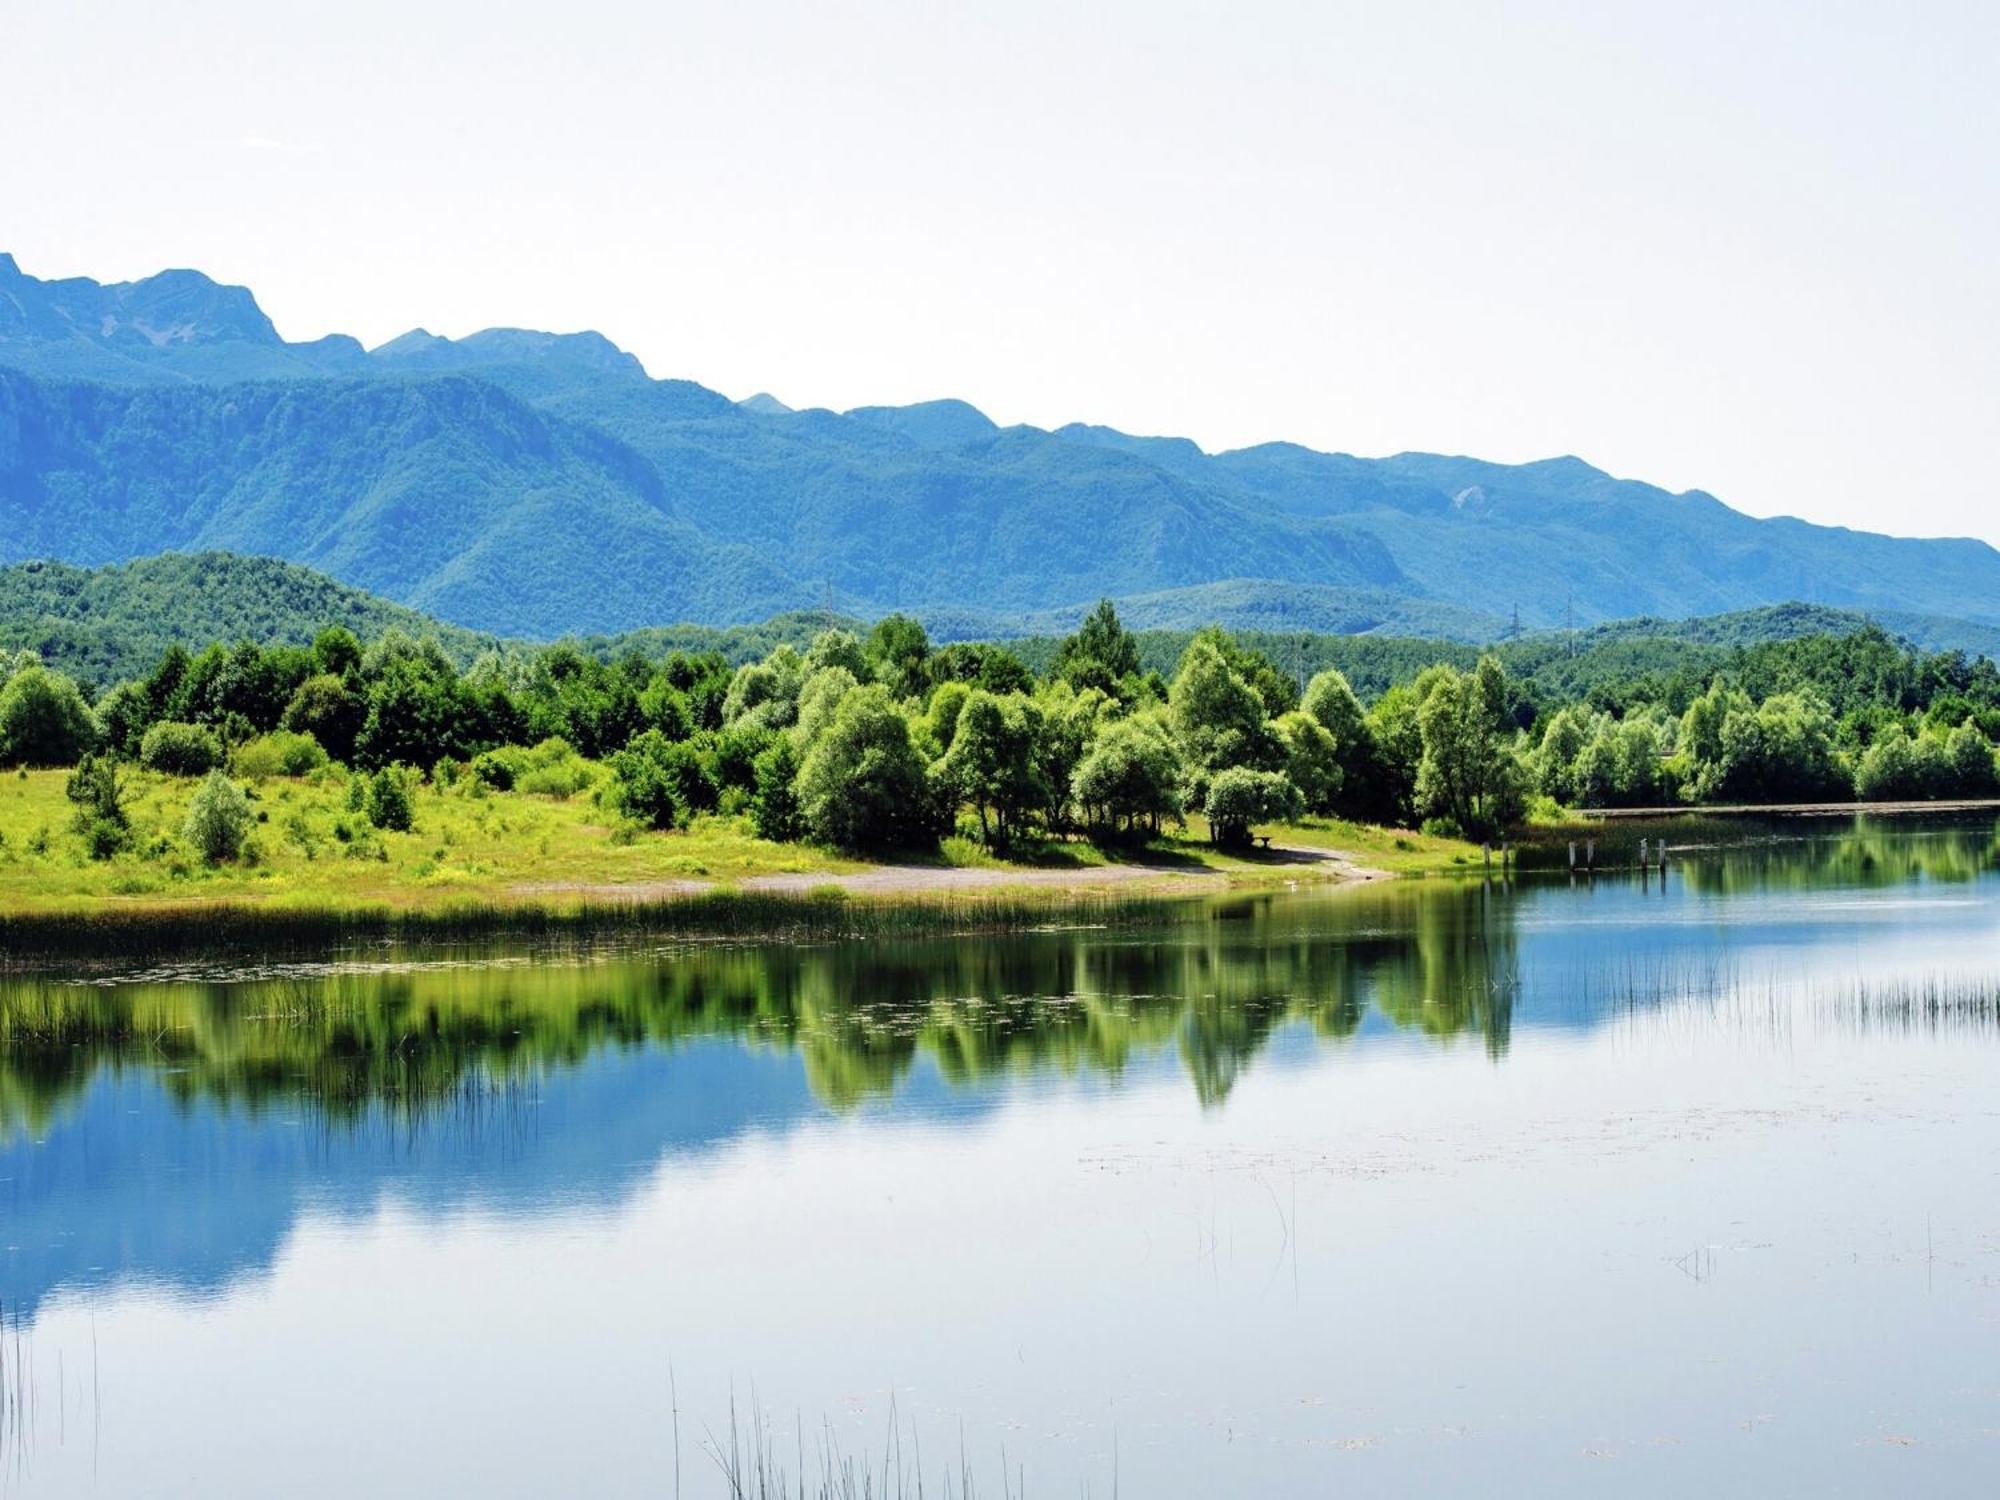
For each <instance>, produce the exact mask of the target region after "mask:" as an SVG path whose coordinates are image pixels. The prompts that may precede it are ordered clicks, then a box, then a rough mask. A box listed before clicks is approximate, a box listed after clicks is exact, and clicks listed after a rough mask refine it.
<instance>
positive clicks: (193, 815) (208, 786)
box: [181, 771, 250, 865]
mask: <svg viewBox="0 0 2000 1500" xmlns="http://www.w3.org/2000/svg"><path fill="white" fill-rule="evenodd" d="M249 831H250V801H249V799H248V798H247V797H245V796H244V795H243V790H242V788H241V787H239V786H237V785H236V783H235V782H233V781H231V780H230V779H229V778H228V777H227V776H225V775H223V774H222V772H220V771H210V772H209V773H208V778H207V780H205V781H203V782H202V784H201V785H200V786H198V787H196V788H195V793H194V796H193V798H192V799H190V800H189V802H188V810H187V821H186V822H185V823H184V824H183V825H182V828H181V837H182V838H183V839H185V840H186V842H187V844H188V846H189V847H190V848H192V849H193V850H194V851H195V853H197V854H199V855H200V856H201V857H202V859H203V860H205V861H207V862H208V863H209V864H212V865H216V864H221V863H222V861H224V860H226V859H235V858H236V857H237V856H238V855H240V854H241V853H242V852H243V840H244V838H245V837H246V836H247V835H248V833H249Z"/></svg>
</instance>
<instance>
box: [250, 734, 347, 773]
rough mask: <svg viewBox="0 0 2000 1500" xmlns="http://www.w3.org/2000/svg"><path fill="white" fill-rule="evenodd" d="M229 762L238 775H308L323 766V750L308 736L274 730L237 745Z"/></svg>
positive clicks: (324, 755)
mask: <svg viewBox="0 0 2000 1500" xmlns="http://www.w3.org/2000/svg"><path fill="white" fill-rule="evenodd" d="M233 762H234V765H235V767H236V774H237V775H238V776H256V777H264V776H309V775H311V774H312V773H313V772H314V771H317V770H318V769H319V768H320V767H321V766H323V765H325V764H326V751H325V750H324V749H323V748H321V746H320V742H319V741H318V740H316V739H314V738H313V737H312V736H311V735H309V734H294V733H291V732H290V731H287V730H283V729H274V730H272V731H271V733H269V734H265V735H259V736H258V737H257V738H256V739H254V740H251V741H249V742H248V743H247V744H244V745H239V746H238V747H237V749H236V754H235V756H234V757H233Z"/></svg>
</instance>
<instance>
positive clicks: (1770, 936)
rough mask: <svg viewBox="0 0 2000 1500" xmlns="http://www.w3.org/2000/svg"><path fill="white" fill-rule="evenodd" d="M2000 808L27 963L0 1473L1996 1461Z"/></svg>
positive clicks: (1695, 1474)
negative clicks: (321, 963) (259, 965)
mask: <svg viewBox="0 0 2000 1500" xmlns="http://www.w3.org/2000/svg"><path fill="white" fill-rule="evenodd" d="M1997 852H2000V843H1997V842H1996V828H1995V826H1994V825H1993V823H1992V822H1991V820H1990V819H1989V820H1987V821H1984V822H1980V823H1965V822H1959V823H1956V824H1951V823H1943V822H1929V823H1904V824H1895V825H1891V824H1885V823H1879V822H1877V823H1862V822H1856V821H1852V820H1837V821H1828V822H1820V823H1816V824H1809V825H1800V826H1796V827H1794V828H1792V829H1790V830H1789V831H1788V836H1786V837H1783V838H1779V839H1773V840H1763V839H1759V840H1756V841H1754V842H1752V843H1750V844H1748V845H1745V846H1742V847H1734V848H1728V849H1711V850H1707V851H1697V850H1689V851H1687V852H1686V854H1685V855H1684V857H1683V858H1682V859H1681V862H1680V863H1679V864H1677V865H1676V866H1675V867H1674V868H1673V869H1672V870H1671V871H1670V873H1669V874H1668V875H1667V876H1666V877H1665V880H1664V882H1662V881H1661V879H1660V877H1659V876H1658V875H1657V874H1655V875H1654V876H1653V877H1652V878H1651V880H1650V881H1648V882H1645V883H1642V882H1641V881H1640V879H1639V878H1638V877H1637V876H1636V875H1618V876H1599V877H1598V878H1597V880H1596V881H1595V882H1594V883H1585V884H1577V885H1572V884H1570V883H1568V882H1567V881H1553V882H1543V883H1536V882H1532V881H1531V882H1523V883H1520V884H1517V885H1515V886H1514V887H1512V888H1507V887H1501V886H1493V887H1488V886H1483V885H1477V884H1451V883H1444V882H1411V883H1402V884H1397V885H1393V886H1381V887H1374V888H1370V889H1366V890H1359V891H1349V892H1343V893H1334V894H1325V893H1319V894H1306V893H1301V894H1296V895H1287V896H1276V897H1269V898H1255V899H1232V900H1228V901H1224V902H1221V903H1218V904H1214V905H1209V906H1202V907H1192V908H1190V910H1189V914H1188V919H1187V920H1186V921H1185V922H1183V923H1180V924H1177V925H1175V926H1172V927H1169V928H1162V929H1157V930H1148V931H1143V932H1127V931H1117V932H1107V931H1066V932H1049V933H1045V934H1037V935H1033V936H1030V937H1023V938H1012V939H1005V940H994V939H984V938H978V939H965V940H961V941H953V942H931V943H922V944H907V943H899V944H852V945H840V946H831V947H823V948H808V949H744V948H737V949H726V950H724V949H713V948H711V949H695V950H689V949H677V950H673V951H633V950H630V949H627V950H624V951H598V952H595V953H589V954H582V955H577V954H568V955H558V954H547V953H543V954H529V953H521V952H506V951H498V952H481V953H463V952H460V953H405V952H369V953H363V954H357V955H352V956H351V958H352V961H351V962H346V963H343V964H341V965H338V966H336V967H334V968H333V969H331V970H327V969H321V968H303V969H299V970H295V971H285V972H278V973H263V974H248V975H246V974H242V973H234V974H232V973H228V972H217V973H188V974H175V975H161V974H154V975H141V974H132V973H129V972H128V973H127V974H126V975H124V976H123V977H120V976H118V975H116V974H115V973H107V972H98V973H95V974H93V975H90V976H88V982H78V980H77V978H76V976H62V975H37V976H22V975H16V976H14V977H12V978H10V979H7V980H5V981H0V1013H4V1014H5V1016H6V1017H7V1018H8V1019H7V1023H6V1031H5V1036H4V1040H0V1300H4V1304H5V1309H4V1319H5V1324H4V1332H0V1356H4V1358H0V1368H4V1372H5V1373H4V1376H0V1495H12V1494H20V1495H26V1496H38V1495H75V1494H107V1495H136V1494H149V1495H182V1494H184V1495H203V1496H215V1495H273V1494H284V1495H351V1494H356V1493H371V1494H397V1495H403V1494H412V1495H415V1494H457V1493H482V1494H490V1495H554V1494H597V1495H626V1494H632V1495H654V1496H659V1495H673V1494H675V1493H677V1492H678V1493H682V1494H686V1495H689V1496H696V1495H713V1494H718V1493H722V1492H723V1488H724V1487H723V1482H722V1477H721V1474H720V1471H719V1469H718V1466H717V1464H716V1462H715V1461H714V1459H713V1458H712V1457H711V1456H710V1453H709V1451H708V1450H709V1449H710V1448H711V1447H712V1446H714V1445H718V1444H720V1445H726V1444H727V1443H728V1441H729V1438H728V1428H729V1423H730V1419H731V1409H732V1405H733V1407H734V1410H735V1416H736V1421H737V1423H738V1425H739V1432H741V1431H743V1430H747V1429H748V1428H749V1427H750V1426H751V1424H752V1423H762V1424H764V1426H765V1430H766V1433H767V1435H769V1436H770V1438H771V1445H772V1446H773V1447H774V1448H776V1449H777V1450H780V1451H781V1454H782V1459H783V1462H784V1464H785V1467H786V1468H787V1469H788V1470H794V1471H795V1470H796V1469H797V1468H798V1455H799V1453H800V1451H801V1450H803V1452H804V1454H805V1460H806V1467H807V1468H808V1469H809V1470H810V1471H811V1472H812V1474H813V1476H814V1477H815V1478H816V1477H817V1475H818V1473H819V1468H820V1459H821V1455H822V1454H823V1453H824V1452H825V1451H827V1450H828V1449H830V1448H832V1447H835V1446H837V1447H838V1449H839V1450H840V1451H841V1452H843V1453H847V1454H851V1455H860V1456H862V1457H863V1461H865V1462H866V1463H868V1464H869V1465H871V1466H872V1467H873V1468H874V1469H876V1470H877V1471H878V1472H879V1471H880V1469H881V1468H882V1465H883V1452H884V1447H885V1444H886V1443H887V1442H888V1434H889V1432H890V1430H891V1428H892V1425H893V1427H894V1429H895V1431H897V1432H898V1433H899V1434H900V1435H901V1451H902V1464H903V1468H904V1472H905V1477H906V1480H907V1479H908V1478H909V1476H910V1475H911V1474H912V1472H913V1471H914V1470H915V1469H916V1468H917V1467H918V1466H919V1463H921V1467H922V1468H923V1469H924V1471H925V1473H926V1476H927V1477H926V1484H927V1486H928V1493H931V1494H937V1493H939V1492H940V1487H939V1479H940V1477H941V1476H942V1473H943V1471H944V1469H945V1468H947V1467H949V1468H950V1469H951V1471H952V1473H953V1475H954V1477H956V1476H957V1474H958V1473H959V1472H960V1470H961V1466H963V1467H964V1468H967V1469H969V1470H970V1471H971V1472H972V1474H973V1475H974V1477H975V1479H976V1480H977V1482H978V1490H979V1492H980V1493H982V1494H1000V1493H1003V1487H1002V1483H1003V1482H1002V1477H1001V1476H1002V1472H1003V1463H1004V1469H1005V1473H1006V1474H1007V1475H1008V1481H1007V1483H1008V1485H1009V1486H1010V1487H1011V1489H1012V1491H1013V1492H1014V1493H1017V1494H1018V1493H1020V1492H1021V1491H1022V1489H1023V1488H1024V1487H1025V1491H1026V1493H1027V1494H1029V1495H1036V1494H1052V1495H1074V1494H1078V1493H1083V1492H1088V1493H1091V1494H1096V1495H1110V1494H1112V1493H1114V1487H1115V1489H1116V1492H1118V1493H1122V1494H1126V1495H1169V1496H1180V1495H1190V1496H1196V1495H1218V1496H1219V1495H1240V1494H1250V1493H1257V1494H1274V1495H1280V1494H1281V1495H1291V1494H1298V1495H1319V1494H1331V1493H1339V1494H1354V1495H1372V1494H1380V1495H1400V1494H1410V1493H1423V1492H1429V1493H1553V1494H1602V1493H1607V1492H1617V1493H1622V1494H1642V1495H1645V1494H1660V1495H1667V1494H1672V1495H1676V1496H1679V1495H1686V1494H1690V1493H1733V1494H1758V1495H1774V1494H1801V1495H1806V1494H1812V1495H1818V1494H1872V1495H1908V1494H1930V1495H1990V1494H1992V1493H1994V1491H1995V1489H1996V1487H2000V1192H1996V1186H2000V1184H1996V1173H2000V1026H1996V1019H1995V1016H1996V1012H1995V1004H1996V996H2000V863H1996V853H1997ZM116 967H117V966H116V964H115V963H114V964H113V965H112V968H113V969H114V970H115V968H116ZM128 968H129V966H128ZM801 1428H802V1429H803V1434H802V1435H800V1434H799V1429H801ZM919 1449H920V1450H921V1459H919V1456H918V1453H919ZM677 1450H678V1457H677Z"/></svg>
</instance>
